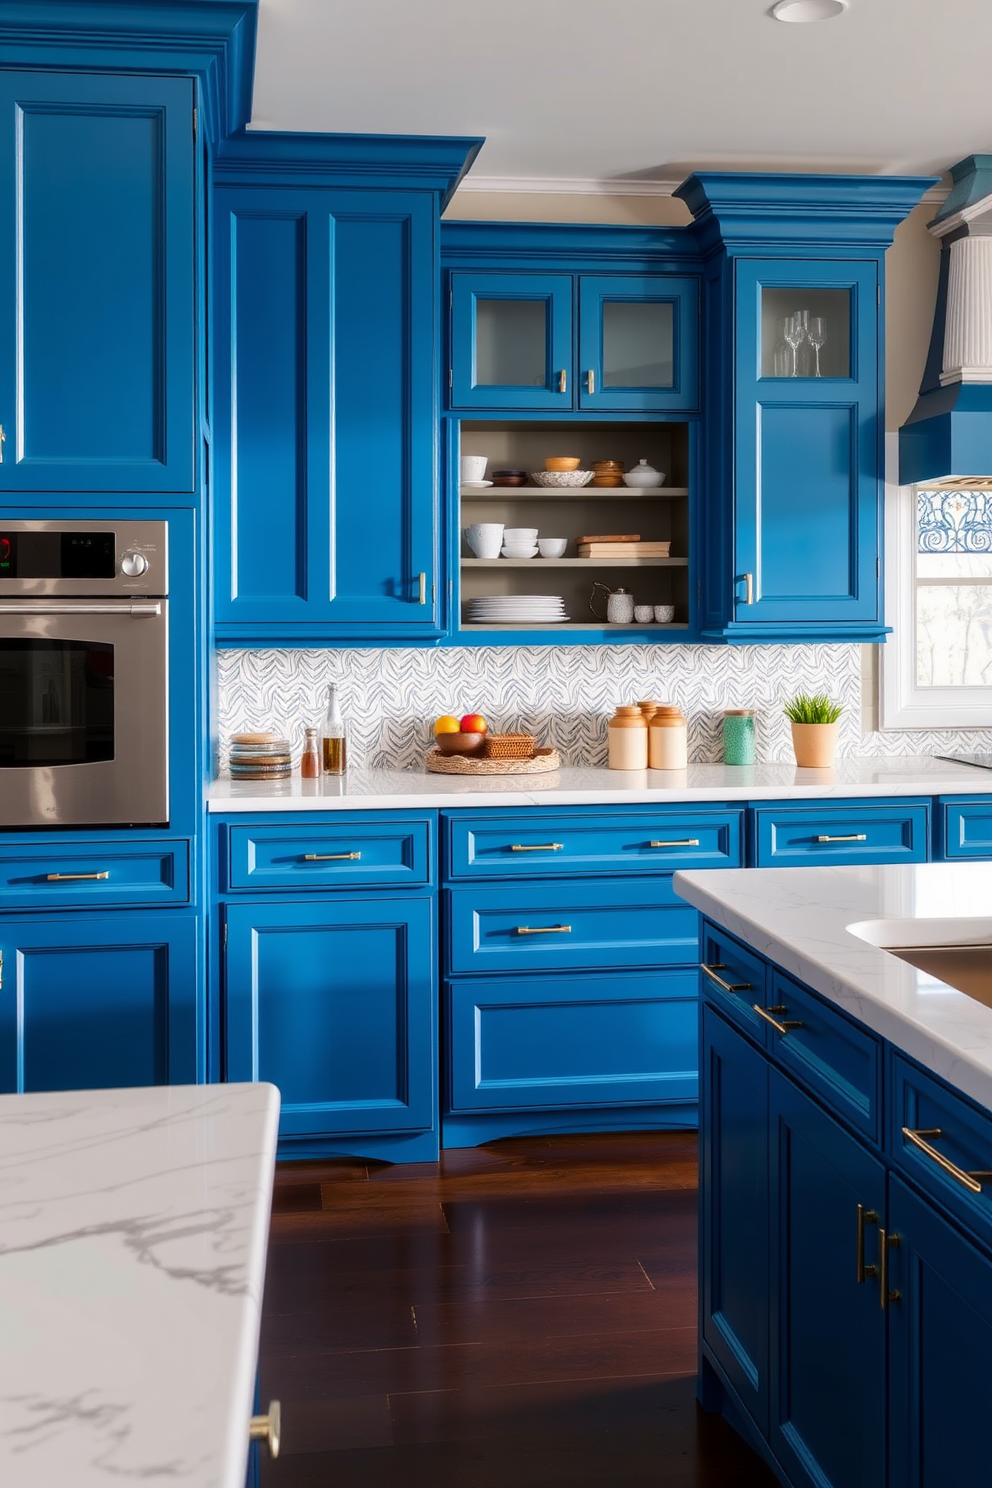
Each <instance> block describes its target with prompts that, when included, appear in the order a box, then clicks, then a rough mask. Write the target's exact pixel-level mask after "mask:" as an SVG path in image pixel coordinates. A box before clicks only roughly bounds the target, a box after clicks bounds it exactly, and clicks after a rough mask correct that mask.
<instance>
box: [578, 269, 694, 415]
mask: <svg viewBox="0 0 992 1488" xmlns="http://www.w3.org/2000/svg"><path fill="white" fill-rule="evenodd" d="M698 297H699V296H698V285H697V281H696V280H695V279H691V278H674V277H669V276H667V275H662V274H653V275H640V276H634V275H628V276H624V277H621V276H619V275H618V276H616V277H604V276H600V275H594V274H583V275H582V276H581V277H580V279H579V367H578V372H579V390H578V405H579V407H580V408H588V409H602V410H604V411H606V410H607V409H616V410H620V409H623V410H624V411H626V412H640V411H645V412H649V411H653V410H657V411H664V410H665V409H680V410H684V409H691V408H697V407H698V406H699V390H698V377H697V370H696V335H697V323H698V313H699V312H698Z"/></svg>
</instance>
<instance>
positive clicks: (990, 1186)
mask: <svg viewBox="0 0 992 1488" xmlns="http://www.w3.org/2000/svg"><path fill="white" fill-rule="evenodd" d="M891 1089H892V1097H891V1117H890V1128H889V1146H890V1150H891V1153H892V1157H893V1159H894V1161H895V1163H896V1165H897V1167H899V1168H900V1169H901V1170H902V1172H903V1173H905V1174H906V1175H907V1176H908V1177H910V1178H911V1179H912V1180H913V1181H914V1182H915V1183H916V1184H917V1185H918V1186H919V1187H920V1188H922V1189H924V1190H925V1191H926V1192H927V1193H928V1194H930V1195H931V1196H932V1197H933V1198H934V1199H936V1200H937V1201H938V1202H939V1203H941V1204H942V1205H943V1206H944V1208H945V1209H947V1210H949V1211H950V1212H951V1213H952V1214H954V1215H955V1216H956V1217H957V1218H958V1219H960V1220H963V1221H964V1223H965V1224H966V1225H967V1226H968V1227H969V1229H971V1230H972V1231H974V1232H975V1233H976V1234H977V1235H979V1236H980V1237H981V1239H982V1240H984V1242H985V1243H986V1244H987V1245H988V1244H990V1243H992V1115H990V1114H989V1112H988V1111H985V1110H982V1109H981V1108H980V1107H978V1106H973V1105H972V1104H971V1102H970V1101H968V1100H965V1099H964V1098H963V1097H962V1096H960V1095H958V1094H957V1093H956V1092H955V1091H952V1090H948V1089H947V1088H946V1086H944V1085H942V1084H941V1083H940V1081H939V1080H935V1079H934V1078H933V1076H932V1075H928V1074H926V1073H925V1071H923V1070H921V1069H918V1068H917V1067H916V1065H915V1064H911V1063H910V1061H909V1060H908V1059H904V1058H903V1057H902V1055H900V1054H893V1056H892V1079H891ZM907 1130H908V1131H911V1132H915V1133H916V1134H917V1137H918V1140H919V1141H923V1142H925V1143H926V1144H927V1147H929V1148H930V1149H931V1150H930V1151H929V1152H927V1151H924V1149H923V1148H922V1147H920V1146H919V1145H918V1142H914V1141H913V1140H912V1139H911V1138H910V1137H908V1136H907V1135H906V1134H905V1133H906V1131H907ZM949 1169H953V1170H954V1171H949Z"/></svg>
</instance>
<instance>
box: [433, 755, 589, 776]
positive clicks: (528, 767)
mask: <svg viewBox="0 0 992 1488" xmlns="http://www.w3.org/2000/svg"><path fill="white" fill-rule="evenodd" d="M425 764H426V766H427V771H428V773H429V774H431V775H543V774H544V773H545V772H546V771H548V770H557V769H560V767H561V755H560V754H559V753H558V751H557V749H536V750H535V751H534V754H533V756H532V757H531V758H530V759H471V758H470V757H469V756H468V755H466V754H439V753H438V751H437V750H436V749H432V750H431V751H430V753H429V754H428V756H427V759H426V760H425Z"/></svg>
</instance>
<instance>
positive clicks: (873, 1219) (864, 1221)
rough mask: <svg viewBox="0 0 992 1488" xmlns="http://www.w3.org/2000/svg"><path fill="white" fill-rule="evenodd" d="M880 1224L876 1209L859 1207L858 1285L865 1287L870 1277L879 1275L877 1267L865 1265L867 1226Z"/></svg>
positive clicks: (862, 1205) (860, 1205)
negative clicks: (864, 1284) (865, 1282)
mask: <svg viewBox="0 0 992 1488" xmlns="http://www.w3.org/2000/svg"><path fill="white" fill-rule="evenodd" d="M870 1224H878V1215H877V1214H876V1213H875V1211H874V1209H866V1208H865V1206H864V1204H859V1205H858V1249H857V1278H858V1285H859V1286H861V1285H863V1283H864V1281H865V1280H866V1278H867V1277H869V1276H876V1275H877V1274H878V1267H877V1266H866V1265H865V1226H866V1225H870Z"/></svg>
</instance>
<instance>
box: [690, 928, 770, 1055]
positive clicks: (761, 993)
mask: <svg viewBox="0 0 992 1488" xmlns="http://www.w3.org/2000/svg"><path fill="white" fill-rule="evenodd" d="M699 973H700V978H699V988H700V992H701V993H703V994H704V995H705V996H708V997H709V998H710V1000H711V1001H712V1002H715V1003H716V1004H717V1006H718V1007H719V1008H720V1011H721V1012H722V1013H724V1014H726V1015H727V1016H728V1017H729V1018H732V1019H733V1020H734V1022H735V1023H738V1024H740V1025H741V1027H743V1028H746V1029H747V1031H748V1033H749V1034H750V1035H751V1037H752V1038H753V1039H756V1040H757V1042H758V1043H759V1044H766V1043H767V1042H768V1035H769V1033H770V1029H768V1028H767V1026H766V1024H765V1023H764V1022H763V1020H762V1019H761V1018H760V1017H759V1015H758V1012H757V1011H756V1010H755V1009H756V1005H757V1007H758V1008H762V1007H764V1005H765V964H764V962H763V961H762V960H761V958H760V957H759V956H755V955H754V954H753V953H752V952H751V951H749V950H748V949H747V948H746V947H745V946H742V945H741V944H740V942H739V941H736V940H735V939H734V937H733V936H732V935H728V934H727V933H726V931H724V930H717V929H716V927H715V926H713V925H711V924H709V922H708V921H705V920H704V922H703V926H702V936H701V940H700V965H699Z"/></svg>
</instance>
